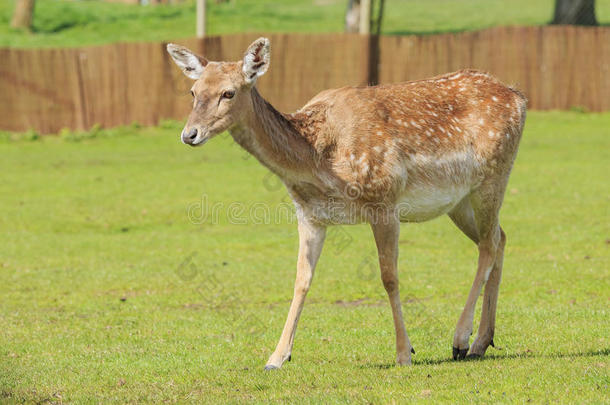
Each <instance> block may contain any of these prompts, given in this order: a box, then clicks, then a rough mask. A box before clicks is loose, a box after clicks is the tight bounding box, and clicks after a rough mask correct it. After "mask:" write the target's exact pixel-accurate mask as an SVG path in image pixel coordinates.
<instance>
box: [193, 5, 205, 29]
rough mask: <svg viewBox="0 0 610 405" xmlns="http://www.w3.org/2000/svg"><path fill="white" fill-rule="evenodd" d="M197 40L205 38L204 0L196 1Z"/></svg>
mask: <svg viewBox="0 0 610 405" xmlns="http://www.w3.org/2000/svg"><path fill="white" fill-rule="evenodd" d="M195 12H196V13H197V38H203V37H205V0H197V10H196V11H195Z"/></svg>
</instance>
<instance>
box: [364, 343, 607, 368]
mask: <svg viewBox="0 0 610 405" xmlns="http://www.w3.org/2000/svg"><path fill="white" fill-rule="evenodd" d="M597 356H610V348H608V347H607V348H605V349H600V350H589V351H585V352H578V353H558V354H535V353H532V352H521V353H511V354H495V353H493V354H486V355H485V356H484V357H479V358H466V359H465V360H459V361H456V360H453V359H452V358H451V357H447V358H443V359H417V360H415V359H414V360H413V366H430V365H436V364H445V363H461V362H485V361H493V360H501V359H543V358H546V359H563V358H572V357H597ZM395 367H397V366H396V363H383V364H379V363H377V364H364V365H362V366H360V368H362V369H368V368H376V369H380V370H385V369H390V368H395Z"/></svg>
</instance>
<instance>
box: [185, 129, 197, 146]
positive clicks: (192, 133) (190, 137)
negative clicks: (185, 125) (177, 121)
mask: <svg viewBox="0 0 610 405" xmlns="http://www.w3.org/2000/svg"><path fill="white" fill-rule="evenodd" d="M195 138H197V128H191V129H190V130H188V131H187V130H186V129H185V130H184V131H182V142H184V143H186V144H187V145H192V144H193V142H194V141H195Z"/></svg>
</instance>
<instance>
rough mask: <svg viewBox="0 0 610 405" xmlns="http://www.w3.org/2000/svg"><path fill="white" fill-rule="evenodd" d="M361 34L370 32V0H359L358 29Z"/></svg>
mask: <svg viewBox="0 0 610 405" xmlns="http://www.w3.org/2000/svg"><path fill="white" fill-rule="evenodd" d="M359 32H360V33H361V34H365V35H368V34H370V33H371V0H360V30H359Z"/></svg>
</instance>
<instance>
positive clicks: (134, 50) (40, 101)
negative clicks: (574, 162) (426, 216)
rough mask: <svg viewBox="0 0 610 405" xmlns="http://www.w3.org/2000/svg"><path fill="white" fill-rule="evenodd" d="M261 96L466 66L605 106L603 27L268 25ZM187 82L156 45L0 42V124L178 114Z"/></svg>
mask: <svg viewBox="0 0 610 405" xmlns="http://www.w3.org/2000/svg"><path fill="white" fill-rule="evenodd" d="M256 37H257V35H256V34H235V35H226V36H221V37H209V38H206V39H204V40H196V39H192V40H186V41H177V42H178V43H181V44H183V45H185V46H188V47H189V48H191V49H193V50H195V51H197V52H200V53H201V54H204V55H205V56H206V57H207V58H208V59H210V60H238V59H239V58H241V56H242V54H243V52H244V51H245V49H246V48H247V46H248V44H249V43H250V42H251V41H252V40H254V39H255V38H256ZM268 37H269V38H270V39H271V44H272V45H271V46H272V58H271V66H270V68H269V71H268V72H267V74H266V75H265V76H263V77H262V78H260V79H259V83H258V86H259V88H260V91H261V93H262V94H263V95H264V96H265V97H266V98H267V99H268V100H269V101H270V102H272V103H273V104H274V105H275V106H276V107H278V108H279V109H280V110H283V111H290V110H294V109H296V108H298V107H299V106H300V105H302V104H304V103H305V102H306V101H307V100H308V99H309V98H311V97H312V96H314V95H315V94H316V93H317V92H319V91H321V90H323V89H326V88H331V87H340V86H345V85H366V84H367V83H371V82H380V83H390V82H397V81H406V80H414V79H420V78H425V77H428V76H432V75H436V74H439V73H443V72H448V71H453V70H457V69H460V68H465V67H474V68H478V69H484V70H487V71H489V72H491V73H493V74H494V75H496V76H498V77H499V78H500V79H502V80H504V81H505V82H507V83H510V84H514V85H516V86H518V87H519V88H520V89H521V90H522V91H523V92H524V93H525V94H526V95H527V96H528V98H529V100H530V104H529V106H530V108H531V109H543V110H546V109H569V108H571V107H574V106H578V107H584V108H587V109H589V110H591V111H605V110H610V28H608V27H603V28H580V27H568V26H566V27H556V26H554V27H504V28H493V29H489V30H484V31H478V32H469V33H459V34H442V35H434V36H401V37H389V36H383V37H380V38H375V37H364V36H359V35H343V34H324V35H305V34H269V35H268ZM190 86H191V82H190V81H189V79H187V78H185V77H184V76H183V75H182V73H181V72H180V71H179V69H178V68H177V67H175V66H174V65H173V63H172V62H171V60H170V58H169V56H168V55H167V53H166V51H165V44H163V43H135V44H134V43H131V44H122V43H121V44H112V45H104V46H98V47H88V48H74V49H36V50H21V49H0V129H6V130H17V131H20V130H26V129H35V130H37V131H39V132H41V133H49V132H56V131H58V130H60V129H61V128H63V127H68V128H74V129H86V128H90V127H91V126H93V125H94V124H101V125H103V126H114V125H120V124H128V123H131V122H134V121H137V122H139V123H141V124H145V125H152V124H156V123H157V122H158V121H159V120H160V119H163V118H177V119H183V118H185V117H186V116H187V114H188V112H189V111H190V108H191V103H190V95H189V91H188V90H189V88H190Z"/></svg>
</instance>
